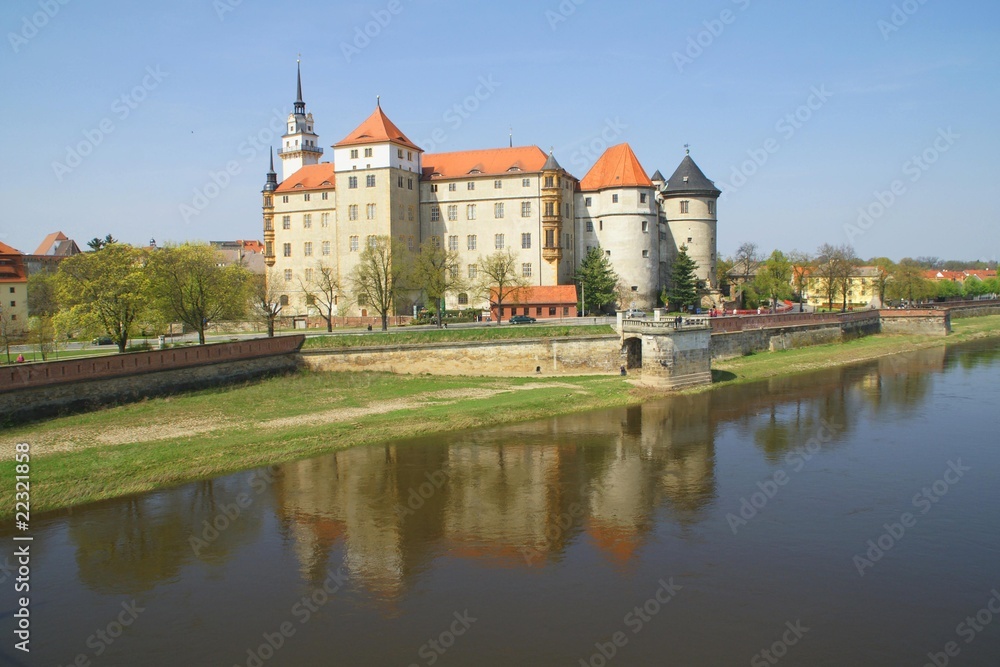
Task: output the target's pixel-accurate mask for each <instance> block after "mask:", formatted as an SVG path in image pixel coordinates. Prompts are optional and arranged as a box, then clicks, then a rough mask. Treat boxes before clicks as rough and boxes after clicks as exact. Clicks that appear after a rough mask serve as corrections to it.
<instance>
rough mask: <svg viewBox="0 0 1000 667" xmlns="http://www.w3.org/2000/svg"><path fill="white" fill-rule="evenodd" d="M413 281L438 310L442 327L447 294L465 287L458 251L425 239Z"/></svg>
mask: <svg viewBox="0 0 1000 667" xmlns="http://www.w3.org/2000/svg"><path fill="white" fill-rule="evenodd" d="M413 282H414V284H415V285H417V286H419V287H420V288H422V289H423V291H424V292H425V293H426V294H427V300H428V301H429V302H432V303H434V310H436V311H437V325H438V328H441V315H442V311H444V306H443V305H442V303H441V301H443V300H444V297H445V295H447V294H449V293H451V292H455V291H460V290H462V289H463V281H462V279H461V276H460V275H459V271H458V251H457V250H445V249H444V248H443V247H441V245H440V244H439V243H435V242H434V241H430V240H428V241H425V242H424V243H423V244H422V245H421V246H420V254H419V255H418V256H417V258H416V261H415V262H414V267H413Z"/></svg>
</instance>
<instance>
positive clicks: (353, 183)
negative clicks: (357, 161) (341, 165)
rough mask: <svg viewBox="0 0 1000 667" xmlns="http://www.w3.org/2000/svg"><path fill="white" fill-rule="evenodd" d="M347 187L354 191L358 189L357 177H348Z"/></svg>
mask: <svg viewBox="0 0 1000 667" xmlns="http://www.w3.org/2000/svg"><path fill="white" fill-rule="evenodd" d="M347 187H348V188H350V189H351V190H354V189H355V188H357V187H358V177H357V176H348V177H347Z"/></svg>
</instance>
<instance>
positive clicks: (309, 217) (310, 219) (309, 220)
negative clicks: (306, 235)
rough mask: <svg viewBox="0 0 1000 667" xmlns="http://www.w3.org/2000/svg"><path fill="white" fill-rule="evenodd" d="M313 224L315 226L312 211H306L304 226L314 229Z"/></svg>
mask: <svg viewBox="0 0 1000 667" xmlns="http://www.w3.org/2000/svg"><path fill="white" fill-rule="evenodd" d="M312 226H313V217H312V213H306V214H305V215H303V216H302V228H303V229H312Z"/></svg>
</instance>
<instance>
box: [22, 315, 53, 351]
mask: <svg viewBox="0 0 1000 667" xmlns="http://www.w3.org/2000/svg"><path fill="white" fill-rule="evenodd" d="M28 341H29V342H30V343H31V344H32V345H37V346H38V354H39V356H41V357H42V361H45V360H46V359H47V358H48V356H49V355H50V354H52V353H53V352H54V351H55V349H56V330H55V327H54V326H52V317H50V316H49V315H33V316H32V317H29V318H28Z"/></svg>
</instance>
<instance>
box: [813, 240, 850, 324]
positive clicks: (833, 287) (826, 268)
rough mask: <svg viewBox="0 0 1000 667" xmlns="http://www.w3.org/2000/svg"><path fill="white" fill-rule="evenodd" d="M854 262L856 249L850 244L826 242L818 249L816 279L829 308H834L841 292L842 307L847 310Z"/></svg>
mask: <svg viewBox="0 0 1000 667" xmlns="http://www.w3.org/2000/svg"><path fill="white" fill-rule="evenodd" d="M854 263H855V262H854V249H853V248H851V246H849V245H843V246H834V245H830V244H829V243H824V244H823V245H821V246H820V247H819V250H817V251H816V261H815V271H816V279H817V281H818V283H819V286H820V289H821V290H822V292H823V294H824V295H825V296H826V303H827V308H830V309H831V310H832V309H833V301H834V299H836V298H837V295H838V294H840V295H841V296H842V297H843V306H842V309H843V310H844V311H846V310H847V295H848V293H849V292H850V289H851V279H852V277H853V275H852V274H853V273H854Z"/></svg>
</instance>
